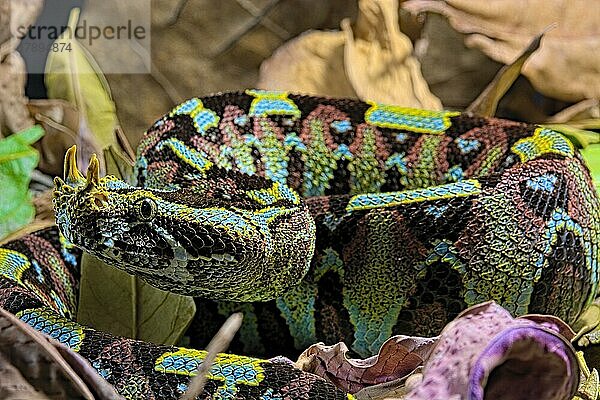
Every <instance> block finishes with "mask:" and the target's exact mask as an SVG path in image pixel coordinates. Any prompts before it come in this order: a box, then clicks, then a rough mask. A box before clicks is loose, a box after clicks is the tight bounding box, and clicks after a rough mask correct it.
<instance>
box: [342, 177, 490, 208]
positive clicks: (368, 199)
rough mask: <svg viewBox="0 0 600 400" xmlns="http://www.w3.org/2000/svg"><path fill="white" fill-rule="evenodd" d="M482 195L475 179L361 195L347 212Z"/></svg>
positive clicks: (353, 201) (352, 199) (350, 204)
mask: <svg viewBox="0 0 600 400" xmlns="http://www.w3.org/2000/svg"><path fill="white" fill-rule="evenodd" d="M480 193H481V184H480V183H479V181H477V180H475V179H468V180H464V181H461V182H457V183H449V184H446V185H440V186H432V187H428V188H423V189H415V190H405V191H402V192H389V193H368V194H359V195H356V196H354V197H352V198H351V199H350V201H349V202H348V205H347V206H346V211H348V212H351V211H359V210H370V209H374V208H387V207H395V206H399V205H402V204H410V203H418V202H422V201H435V200H442V199H452V198H456V197H468V196H472V195H477V194H480Z"/></svg>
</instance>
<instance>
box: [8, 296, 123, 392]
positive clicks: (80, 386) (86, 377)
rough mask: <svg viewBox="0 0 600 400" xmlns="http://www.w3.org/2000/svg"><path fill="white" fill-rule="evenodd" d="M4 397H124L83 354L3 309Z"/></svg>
mask: <svg viewBox="0 0 600 400" xmlns="http://www.w3.org/2000/svg"><path fill="white" fill-rule="evenodd" d="M0 396H1V397H2V398H3V399H7V398H11V399H23V398H27V399H47V398H52V399H89V400H93V399H98V400H102V399H105V400H109V399H110V400H120V399H122V397H121V396H119V395H118V394H117V393H116V392H115V390H114V388H113V387H112V386H111V385H110V384H108V383H107V382H106V381H105V380H104V378H102V377H101V376H100V375H98V373H97V372H96V371H95V370H94V368H93V367H92V366H91V365H89V363H88V362H87V361H86V360H85V359H83V357H81V356H80V355H78V354H76V353H74V352H73V351H71V350H69V349H68V348H67V347H65V346H64V345H62V344H60V343H58V342H56V341H55V340H53V339H50V338H48V337H46V336H45V335H43V334H41V333H39V332H38V331H36V330H35V329H33V328H32V327H30V326H29V325H27V324H26V323H24V322H22V321H21V320H19V319H18V318H17V317H15V316H14V315H12V314H10V313H9V312H8V311H6V310H4V309H2V308H0Z"/></svg>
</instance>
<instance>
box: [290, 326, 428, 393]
mask: <svg viewBox="0 0 600 400" xmlns="http://www.w3.org/2000/svg"><path fill="white" fill-rule="evenodd" d="M435 341H436V338H420V337H411V336H394V337H392V338H390V339H389V340H387V341H386V342H385V343H384V344H383V345H382V346H381V349H380V350H379V354H377V355H375V356H373V357H369V358H366V359H364V360H361V359H350V358H347V353H348V351H349V350H348V347H347V346H346V345H345V344H344V343H338V344H336V345H333V346H325V345H324V344H315V345H312V346H310V347H309V348H308V349H306V350H305V351H304V352H303V353H302V354H301V355H300V357H299V359H298V361H297V362H296V365H297V366H298V367H299V368H300V369H302V370H303V371H307V372H311V373H313V374H316V375H319V376H321V377H323V378H325V379H328V380H329V381H331V382H332V383H334V384H335V385H336V386H338V387H341V388H343V389H344V390H347V391H349V392H351V393H356V392H358V391H359V390H361V389H364V388H365V387H367V386H372V385H377V384H382V383H387V382H391V381H396V380H400V379H402V378H405V377H406V376H408V375H409V374H410V373H411V372H413V371H414V370H415V369H417V368H418V367H419V366H421V365H422V364H423V362H424V360H426V359H427V357H428V356H429V353H430V352H431V350H432V347H433V345H434V344H435Z"/></svg>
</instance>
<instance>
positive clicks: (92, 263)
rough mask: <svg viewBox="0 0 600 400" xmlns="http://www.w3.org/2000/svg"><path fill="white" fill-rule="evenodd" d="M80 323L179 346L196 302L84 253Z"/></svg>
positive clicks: (192, 315) (194, 310)
mask: <svg viewBox="0 0 600 400" xmlns="http://www.w3.org/2000/svg"><path fill="white" fill-rule="evenodd" d="M82 263H83V264H84V265H85V273H84V274H83V276H82V279H81V289H80V293H81V294H80V297H79V308H78V310H77V320H78V321H79V322H81V323H84V324H87V325H91V326H93V327H94V328H96V329H100V330H104V331H108V332H112V333H113V334H115V335H121V336H126V337H131V338H135V339H141V340H146V341H149V342H153V343H163V344H169V345H170V344H176V343H177V341H178V340H179V338H180V337H181V336H182V335H183V333H184V332H185V330H186V329H187V327H188V326H189V324H190V322H191V321H192V318H193V317H194V314H195V312H196V305H195V303H194V299H192V298H191V297H187V296H179V295H176V294H172V293H168V292H164V291H162V290H158V289H156V288H154V287H152V286H150V285H148V284H147V283H145V282H143V281H142V280H140V279H137V278H135V277H133V276H131V275H129V274H127V273H125V272H123V271H120V270H118V269H116V268H113V267H110V266H108V265H106V264H105V263H103V262H102V261H100V260H98V259H97V258H94V257H93V256H90V255H88V254H85V255H84V257H83V260H82Z"/></svg>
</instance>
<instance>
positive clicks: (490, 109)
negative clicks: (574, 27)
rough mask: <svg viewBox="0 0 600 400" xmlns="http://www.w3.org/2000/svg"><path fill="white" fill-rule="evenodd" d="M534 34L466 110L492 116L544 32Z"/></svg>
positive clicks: (537, 46) (535, 48) (538, 43)
mask: <svg viewBox="0 0 600 400" xmlns="http://www.w3.org/2000/svg"><path fill="white" fill-rule="evenodd" d="M545 32H547V29H546V31H544V32H542V33H541V34H539V35H538V36H536V37H535V38H534V39H533V40H532V41H531V43H530V44H529V46H528V47H527V49H525V51H524V52H523V53H522V54H521V55H520V56H519V57H518V58H517V59H516V60H515V61H514V62H513V63H512V64H510V65H505V66H504V67H502V68H501V69H500V71H498V73H497V74H496V76H495V77H494V79H492V81H491V82H490V83H489V84H488V85H487V87H486V88H485V89H484V90H483V92H481V94H480V95H479V96H478V97H477V98H476V99H475V100H474V101H473V102H472V103H471V104H470V105H469V107H467V112H469V113H473V114H477V115H481V116H483V117H493V116H494V115H495V114H496V108H498V102H500V99H502V97H503V96H504V95H505V94H506V92H507V91H508V89H510V87H511V86H512V84H513V83H514V82H515V80H516V79H517V78H518V77H519V75H521V69H522V68H523V65H524V64H525V61H527V59H528V58H529V56H530V55H531V54H532V53H533V52H534V51H536V50H537V49H538V48H539V47H540V43H541V40H542V37H543V36H544V33H545Z"/></svg>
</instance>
